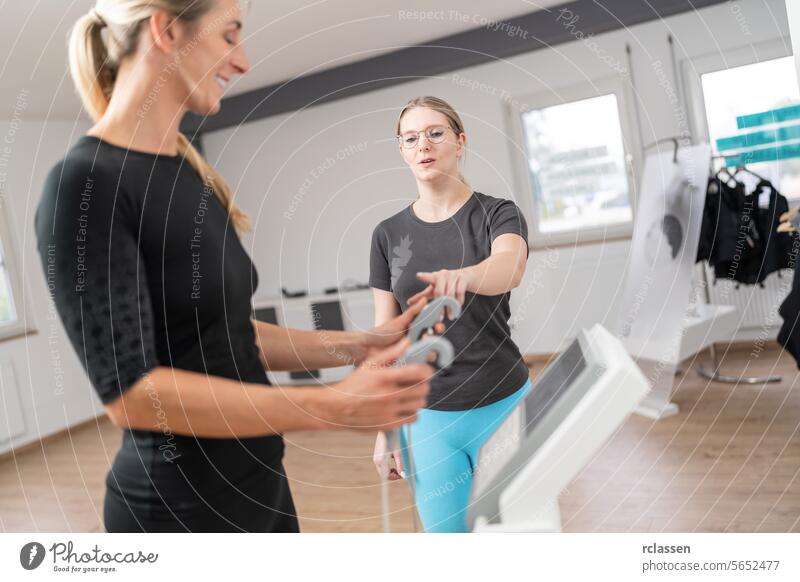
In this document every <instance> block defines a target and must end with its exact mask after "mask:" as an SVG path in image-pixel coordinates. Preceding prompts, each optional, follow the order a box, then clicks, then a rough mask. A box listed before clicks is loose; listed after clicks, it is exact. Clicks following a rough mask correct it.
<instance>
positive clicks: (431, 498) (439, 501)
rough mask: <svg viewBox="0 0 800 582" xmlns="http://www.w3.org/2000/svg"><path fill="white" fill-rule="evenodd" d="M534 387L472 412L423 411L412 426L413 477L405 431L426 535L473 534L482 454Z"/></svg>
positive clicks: (524, 387) (404, 447)
mask: <svg viewBox="0 0 800 582" xmlns="http://www.w3.org/2000/svg"><path fill="white" fill-rule="evenodd" d="M530 389H531V381H530V380H528V381H527V382H525V384H523V385H522V387H521V388H520V389H519V390H517V391H516V392H514V393H513V394H511V395H510V396H506V397H505V398H503V399H502V400H498V401H497V402H494V403H492V404H489V405H488V406H482V407H480V408H473V409H470V410H456V411H449V410H430V409H428V408H425V409H422V410H420V411H419V412H418V413H417V421H416V422H415V423H414V424H412V425H411V452H412V455H413V459H414V467H413V468H414V475H413V477H412V476H411V474H410V471H411V464H410V463H409V459H408V441H409V436H408V427H407V426H404V427H403V430H402V432H401V447H402V454H403V462H404V464H405V470H406V473H407V474H408V475H409V482H410V483H411V484H412V486H413V489H414V500H415V501H416V503H417V511H418V512H419V516H420V518H421V519H422V525H423V527H424V528H425V531H426V532H466V531H467V519H466V518H467V504H468V503H469V494H470V490H471V489H472V470H473V467H474V466H475V464H476V463H477V460H478V451H479V450H480V448H481V446H482V445H483V443H485V442H486V441H487V440H488V438H489V437H490V436H492V434H494V432H495V431H496V430H497V429H498V428H499V427H500V425H501V424H502V423H503V421H504V420H505V418H506V417H507V416H508V414H509V413H510V412H511V411H512V410H513V409H514V407H515V406H516V405H517V404H519V402H520V400H522V398H524V397H525V395H526V394H527V393H528V392H529V391H530Z"/></svg>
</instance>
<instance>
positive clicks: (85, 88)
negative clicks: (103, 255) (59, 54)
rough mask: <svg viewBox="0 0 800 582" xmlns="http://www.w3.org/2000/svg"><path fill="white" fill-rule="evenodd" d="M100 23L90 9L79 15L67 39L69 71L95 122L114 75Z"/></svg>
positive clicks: (112, 86) (107, 98) (101, 114)
mask: <svg viewBox="0 0 800 582" xmlns="http://www.w3.org/2000/svg"><path fill="white" fill-rule="evenodd" d="M102 31H103V22H102V21H100V20H99V19H97V18H96V16H95V14H94V13H93V12H90V13H89V14H85V15H84V16H81V17H80V19H79V20H78V22H76V23H75V26H74V27H73V28H72V33H71V35H70V39H69V71H70V74H71V75H72V81H73V83H75V87H76V88H77V90H78V93H79V94H80V97H81V100H82V101H83V106H84V107H85V108H86V111H87V112H88V113H89V115H90V116H91V118H92V120H94V121H97V120H98V119H100V118H101V117H102V116H103V114H104V113H105V112H106V109H108V102H109V99H110V98H111V91H112V90H113V88H114V79H115V74H114V71H113V70H112V69H111V66H110V63H109V58H108V51H107V50H106V45H105V43H104V42H103V36H102Z"/></svg>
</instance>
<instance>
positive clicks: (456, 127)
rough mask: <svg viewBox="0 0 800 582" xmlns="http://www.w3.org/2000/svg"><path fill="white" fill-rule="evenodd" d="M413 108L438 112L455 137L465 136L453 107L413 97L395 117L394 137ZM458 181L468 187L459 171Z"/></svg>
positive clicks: (441, 101)
mask: <svg viewBox="0 0 800 582" xmlns="http://www.w3.org/2000/svg"><path fill="white" fill-rule="evenodd" d="M415 107H425V108H427V109H433V110H434V111H438V112H439V113H441V114H442V115H444V116H445V117H446V118H447V122H448V123H449V124H450V128H451V129H452V130H453V131H455V132H456V135H461V134H462V133H463V134H465V135H466V132H465V131H464V123H463V122H462V121H461V117H460V116H459V115H458V113H457V112H456V110H455V109H453V107H452V106H451V105H450V104H449V103H448V102H447V101H445V100H444V99H440V98H439V97H433V96H431V95H422V96H419V97H414V98H413V99H411V100H410V101H409V102H408V103H406V105H405V107H403V110H402V111H401V112H400V115H399V116H398V117H397V125H396V127H395V130H394V133H395V135H400V123H401V122H402V121H403V116H404V115H405V114H406V113H408V112H409V111H410V110H411V109H414V108H415ZM458 179H459V180H461V181H462V182H463V183H464V184H465V185H467V186H469V183H468V182H467V180H466V179H465V178H464V176H463V175H462V174H461V172H460V171H459V172H458Z"/></svg>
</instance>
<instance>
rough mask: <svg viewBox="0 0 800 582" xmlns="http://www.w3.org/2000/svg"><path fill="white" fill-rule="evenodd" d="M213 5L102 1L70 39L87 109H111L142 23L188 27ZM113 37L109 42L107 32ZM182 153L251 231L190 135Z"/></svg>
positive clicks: (180, 0)
mask: <svg viewBox="0 0 800 582" xmlns="http://www.w3.org/2000/svg"><path fill="white" fill-rule="evenodd" d="M211 5H212V2H211V0H98V2H97V5H96V6H95V7H94V8H92V9H91V10H90V11H89V13H88V14H85V15H84V16H82V17H81V18H80V19H78V21H77V22H76V23H75V25H74V26H73V28H72V32H71V33H70V39H69V70H70V75H71V76H72V80H73V82H74V83H75V88H76V89H77V91H78V94H79V95H80V98H81V101H82V102H83V106H84V107H85V108H86V111H87V112H88V113H89V115H90V116H91V118H92V120H94V121H95V122H96V121H98V120H99V119H100V118H101V117H102V116H103V115H104V114H105V112H106V110H107V109H108V104H109V101H110V100H111V94H112V93H113V91H114V83H115V81H116V79H117V70H118V67H119V63H120V61H122V59H123V58H125V57H127V56H128V55H130V54H132V53H133V52H134V51H135V50H136V46H137V43H138V39H139V31H140V30H141V25H142V23H143V22H144V21H145V20H147V19H148V18H150V16H151V15H152V13H153V11H155V10H156V9H162V10H167V11H169V12H171V13H173V14H176V15H179V18H181V19H182V20H185V21H187V22H195V21H197V20H199V18H200V17H201V16H203V15H204V14H205V13H206V12H207V11H208V10H210V8H211ZM104 30H105V31H106V33H107V36H106V38H103V31H104ZM177 146H178V153H179V154H180V155H182V156H183V157H184V159H185V160H186V161H187V162H188V163H189V165H191V166H192V168H194V170H195V171H196V172H197V173H198V174H199V175H200V178H201V179H202V180H203V183H204V184H206V186H207V187H209V188H211V189H212V190H213V191H214V194H215V195H216V196H217V198H218V199H219V201H220V202H221V203H222V205H223V206H224V207H225V208H226V209H227V210H228V216H229V217H230V221H231V223H232V224H233V227H234V228H235V229H236V232H237V233H239V234H243V233H245V232H248V231H249V230H251V223H250V219H249V218H248V216H247V214H245V213H244V211H242V210H241V209H240V208H238V207H237V206H236V205H235V204H234V203H233V191H232V190H231V188H230V186H228V184H227V183H226V182H225V180H224V179H223V178H222V176H221V175H220V174H219V173H218V172H217V171H216V170H215V169H214V168H212V167H211V165H210V164H209V163H208V162H207V161H206V160H205V158H203V156H202V155H201V154H200V152H199V151H197V149H195V147H194V146H193V145H192V143H191V142H190V141H189V140H188V139H187V138H186V136H185V135H183V134H181V133H179V134H178V144H177Z"/></svg>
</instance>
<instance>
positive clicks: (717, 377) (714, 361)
mask: <svg viewBox="0 0 800 582" xmlns="http://www.w3.org/2000/svg"><path fill="white" fill-rule="evenodd" d="M676 155H677V151H676ZM728 157H729V156H712V157H711V163H712V172H713V164H714V162H715V161H717V160H720V159H726V158H728ZM722 167H727V166H725V165H723V166H722ZM736 168H737V171H738V170H739V169H744V170H746V171H748V172H750V173H751V174H753V175H754V176H756V177H757V178H760V179H763V178H761V176H759V175H758V174H755V173H754V172H752V171H751V170H747V168H746V166H744V165H741V166H736ZM701 269H702V271H703V295H704V296H705V300H706V303H707V304H711V293H710V292H709V289H710V286H709V281H708V268H707V266H706V265H705V264H703V265H701ZM708 351H709V353H710V355H711V365H710V368H709V367H707V365H706V364H700V365H699V366H698V368H697V373H698V374H700V376H702V377H703V378H705V379H706V380H711V381H712V382H721V383H723V384H751V385H752V384H773V383H777V382H781V381H782V380H783V377H782V376H728V375H727V374H722V373H721V372H720V366H721V363H720V361H719V357H718V356H717V350H716V348H715V347H714V344H713V343H712V344H711V345H710V346H709V348H708Z"/></svg>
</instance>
